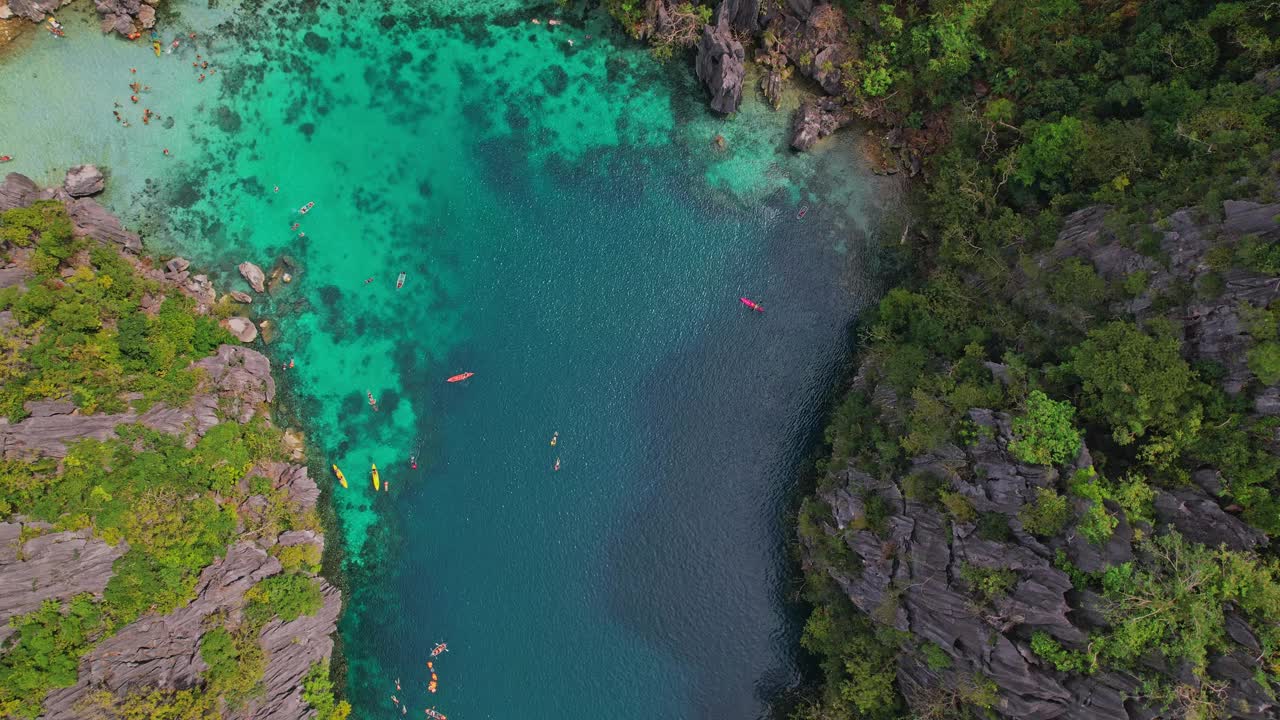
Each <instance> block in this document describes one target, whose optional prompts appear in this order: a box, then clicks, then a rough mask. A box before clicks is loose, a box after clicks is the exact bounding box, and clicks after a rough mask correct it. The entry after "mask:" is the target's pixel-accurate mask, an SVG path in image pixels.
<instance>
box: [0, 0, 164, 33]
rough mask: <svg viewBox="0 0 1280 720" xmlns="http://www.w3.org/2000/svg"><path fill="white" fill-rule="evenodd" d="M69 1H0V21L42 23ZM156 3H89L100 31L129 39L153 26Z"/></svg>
mask: <svg viewBox="0 0 1280 720" xmlns="http://www.w3.org/2000/svg"><path fill="white" fill-rule="evenodd" d="M70 2H71V0H0V21H5V20H9V19H11V18H20V19H24V20H29V21H31V22H33V23H42V22H44V21H45V19H46V18H48V17H50V16H52V15H53V14H54V13H56V12H57V11H58V10H60V9H62V8H63V7H65V6H66V5H68V4H69V3H70ZM158 5H159V0H149V1H146V2H144V0H94V3H93V6H94V9H95V10H97V12H98V17H99V18H100V20H101V27H102V32H104V33H107V32H114V33H116V34H117V35H120V36H121V37H125V38H129V39H131V40H134V39H137V38H138V37H139V36H140V35H141V34H142V33H143V32H146V31H150V30H152V29H154V28H155V26H156V8H157V6H158Z"/></svg>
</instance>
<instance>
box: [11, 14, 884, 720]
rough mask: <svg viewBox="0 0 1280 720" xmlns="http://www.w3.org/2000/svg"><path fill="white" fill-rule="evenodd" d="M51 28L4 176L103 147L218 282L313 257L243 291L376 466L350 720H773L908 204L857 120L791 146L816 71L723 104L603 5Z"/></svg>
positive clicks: (359, 541)
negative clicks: (881, 283)
mask: <svg viewBox="0 0 1280 720" xmlns="http://www.w3.org/2000/svg"><path fill="white" fill-rule="evenodd" d="M80 2H81V3H83V2H84V0H80ZM592 4H593V5H594V3H592ZM551 17H557V18H560V19H562V20H563V24H561V25H556V26H552V25H549V24H548V23H547V19H548V18H551ZM533 18H538V19H540V20H541V21H542V22H541V23H539V24H534V23H532V22H531V20H532V19H533ZM59 19H60V20H62V21H63V22H64V24H65V25H66V26H67V32H68V37H67V38H65V39H62V40H57V39H55V38H53V37H52V36H50V35H48V34H47V33H43V32H33V33H31V34H30V35H29V36H28V37H26V38H23V39H22V40H20V41H19V43H18V45H19V47H18V48H17V50H16V51H15V52H12V53H10V54H9V55H8V56H7V57H6V58H5V59H4V60H3V61H0V63H2V64H0V127H3V128H5V131H4V132H5V136H4V137H3V138H2V139H0V142H3V143H4V146H3V147H0V153H9V154H12V155H15V156H16V157H17V159H16V160H15V162H14V163H12V164H11V165H10V166H9V168H11V169H13V170H16V171H20V172H24V173H27V174H30V175H32V176H34V177H36V178H38V179H40V180H43V181H46V182H53V181H56V179H57V177H58V176H59V173H60V172H61V171H62V170H64V169H65V167H66V166H67V165H69V164H73V163H79V162H97V163H101V164H103V165H105V166H106V167H107V168H109V170H110V172H111V179H110V190H109V193H108V195H107V196H106V198H105V202H106V203H107V204H108V205H110V206H111V207H112V208H113V209H114V210H116V211H117V212H119V213H121V214H122V216H124V217H125V218H126V220H127V221H128V222H129V223H130V224H131V225H132V226H133V227H135V228H139V229H141V230H142V231H143V233H144V236H145V238H146V240H147V242H148V243H150V246H151V248H152V249H153V250H155V251H157V252H161V253H180V254H183V255H185V256H187V257H189V258H191V259H192V260H193V261H194V262H196V264H197V265H199V266H201V267H205V268H209V269H210V271H211V273H212V274H213V275H214V276H215V279H216V281H217V284H218V286H219V287H220V288H222V289H223V290H232V289H242V290H247V289H248V287H247V285H245V284H244V281H243V280H241V279H240V278H239V277H238V275H236V274H235V270H234V268H235V266H236V265H237V264H238V263H240V262H242V261H245V260H251V261H254V262H257V263H259V264H260V265H262V266H264V268H266V269H267V270H268V272H270V271H271V270H272V268H273V267H275V266H276V265H277V263H278V262H279V261H280V260H281V259H282V258H284V257H286V256H287V257H288V258H289V261H290V262H291V263H293V267H292V269H291V270H290V272H291V274H292V281H291V282H290V283H288V284H285V283H283V282H280V283H277V284H276V286H275V290H274V292H273V294H272V295H270V296H269V297H267V296H257V298H256V300H255V303H254V305H253V306H252V310H253V313H254V314H255V316H257V317H259V318H262V317H274V318H276V319H277V327H276V336H277V337H276V339H275V340H274V341H273V342H272V344H271V345H269V346H267V347H266V348H265V351H266V352H267V353H268V354H269V355H270V356H271V358H272V360H273V362H274V363H275V364H276V367H278V368H279V367H281V365H282V364H283V363H286V362H288V361H289V360H290V359H292V360H294V362H295V367H293V368H292V369H288V370H284V369H282V370H280V371H279V372H278V373H277V378H278V379H279V381H280V385H281V388H282V395H283V398H284V399H283V404H284V408H283V409H284V415H285V417H284V419H285V420H286V421H287V422H292V423H301V424H303V425H304V426H305V427H306V428H307V429H308V431H309V432H310V437H311V446H312V456H313V458H314V459H315V464H314V469H315V470H316V471H317V473H318V474H321V475H322V482H325V483H329V482H330V480H329V476H328V473H327V467H328V463H330V462H333V463H337V464H338V465H339V466H340V467H342V468H343V470H344V471H345V472H346V475H347V477H348V478H349V479H350V480H351V487H350V488H349V489H347V490H343V489H341V488H334V489H333V492H332V494H331V495H330V496H329V497H330V498H331V502H333V503H334V504H335V507H336V509H337V511H338V517H339V520H340V523H341V530H342V533H343V536H344V537H343V540H345V544H346V548H347V553H348V554H347V561H346V562H347V569H348V571H349V574H348V579H349V583H350V593H349V596H348V606H347V614H346V615H345V617H344V620H343V623H342V637H343V641H344V651H345V655H346V658H347V660H348V666H347V667H348V673H349V681H350V695H351V699H352V702H353V703H354V705H355V706H356V711H355V714H354V717H358V718H361V719H362V720H363V719H364V718H374V717H387V718H390V717H393V716H396V715H399V714H400V713H399V711H398V709H397V708H396V706H395V705H394V704H393V703H392V700H391V696H392V695H397V696H398V698H399V699H400V700H401V701H403V702H405V703H406V704H407V707H408V709H409V713H410V714H411V715H413V716H416V717H423V715H422V713H423V710H424V709H425V708H428V707H435V708H436V709H437V710H438V711H439V712H441V713H444V714H446V715H448V716H449V717H450V718H454V719H455V720H469V719H472V718H495V719H505V718H514V717H521V718H526V719H529V720H543V719H556V720H566V719H567V720H578V719H583V720H586V719H589V718H590V719H594V718H609V719H610V720H630V719H637V720H638V719H640V718H646V719H647V718H654V717H664V718H695V719H700V718H706V719H708V720H728V719H736V718H757V717H761V716H763V715H765V714H766V713H767V710H768V705H769V702H770V700H771V699H772V698H774V697H775V696H776V694H777V693H778V692H779V691H781V690H785V689H786V688H788V687H791V686H793V685H794V684H795V683H796V682H797V681H798V679H799V678H798V670H797V662H796V657H795V655H794V653H795V651H794V648H795V647H796V640H797V636H798V633H799V628H798V624H797V620H796V618H795V617H794V615H795V610H794V608H793V607H791V606H789V605H788V604H787V601H788V598H789V597H791V596H793V595H794V591H795V589H796V579H795V578H794V577H793V576H791V575H790V574H789V570H788V565H787V560H786V558H787V555H786V546H787V544H788V542H789V541H790V536H791V532H790V530H789V529H788V527H787V522H786V513H787V504H788V502H789V498H790V497H791V490H792V488H793V485H794V483H795V481H796V477H797V474H798V473H799V472H800V468H801V466H802V464H803V457H804V455H805V453H806V452H807V451H808V449H809V447H810V444H811V442H812V441H813V438H814V434H815V429H816V428H817V427H818V423H819V411H820V409H821V406H822V403H823V401H824V400H825V399H826V397H827V396H828V393H829V391H830V386H831V384H832V382H833V381H834V380H835V378H836V377H837V375H838V371H839V368H840V366H841V363H842V361H843V358H844V357H845V353H846V350H847V346H848V332H847V330H848V326H849V323H850V321H851V320H852V319H854V318H855V316H856V314H857V312H858V311H859V310H860V309H861V308H862V307H863V306H864V305H865V303H866V302H867V301H869V300H870V299H871V298H873V297H874V294H875V283H874V282H873V278H874V276H875V271H874V267H873V262H872V260H871V258H870V251H869V250H868V248H867V242H866V240H865V238H866V237H867V235H868V234H869V232H870V231H871V230H872V229H874V226H875V224H876V222H877V218H878V217H879V215H880V214H881V212H882V209H881V208H882V202H881V201H880V200H879V196H880V195H881V194H883V191H884V190H885V188H882V187H879V186H877V185H876V184H875V182H873V180H872V178H870V177H869V176H868V175H867V174H866V173H865V171H864V170H863V169H862V168H861V167H860V166H859V165H858V164H857V162H856V160H855V159H856V157H857V154H856V153H855V149H854V144H853V141H852V138H837V139H835V140H833V141H829V142H828V143H826V144H825V145H823V146H822V147H820V149H819V150H818V151H817V152H815V153H813V154H810V155H805V156H798V155H793V154H791V153H790V152H789V151H788V150H787V149H786V131H787V125H788V121H789V116H790V110H792V109H794V107H796V105H797V104H798V103H799V101H800V99H801V97H802V91H800V90H793V91H791V92H789V94H788V96H787V98H786V99H785V107H784V108H783V110H782V111H780V112H774V111H772V110H769V109H768V108H767V107H765V106H764V105H763V104H762V103H761V102H760V101H759V100H758V99H757V98H756V97H755V92H754V90H753V88H754V87H755V85H754V84H753V85H751V87H749V88H748V92H747V95H748V98H747V100H746V103H745V104H744V107H743V109H742V111H741V112H740V113H738V114H737V115H736V116H735V117H734V118H733V119H731V120H729V121H724V120H722V119H719V118H716V117H713V116H711V115H710V114H709V113H708V112H707V111H706V110H705V108H704V105H705V99H704V96H703V93H702V91H701V90H700V89H699V88H698V87H697V86H696V84H695V82H694V80H693V78H692V76H691V75H692V74H691V72H690V71H689V69H688V67H687V63H686V62H684V60H683V59H680V60H678V61H675V62H672V63H670V64H669V65H661V64H658V63H655V62H654V61H653V60H652V59H651V58H650V57H649V55H648V54H647V53H645V52H644V51H643V50H642V49H640V48H638V47H637V46H635V45H634V44H633V43H632V42H631V41H629V40H628V39H626V38H625V37H623V36H622V35H620V34H619V33H618V32H617V31H616V30H615V29H614V28H613V27H612V26H611V24H610V23H609V22H608V20H607V18H606V17H604V16H603V14H602V13H601V12H600V11H599V10H594V9H584V8H583V7H582V5H581V3H578V4H576V5H575V4H574V3H570V6H569V8H568V9H561V8H560V6H559V5H558V4H555V3H549V4H542V5H537V6H532V7H522V5H521V4H520V3H515V2H462V1H461V0H459V1H457V2H454V3H443V2H435V3H431V2H420V3H416V4H414V3H410V4H405V3H403V2H398V1H395V0H392V1H390V2H385V3H362V4H350V5H348V4H337V3H334V2H333V1H332V0H319V2H311V1H308V2H274V1H273V0H245V2H243V4H239V3H227V2H225V0H224V1H223V2H221V3H208V2H205V0H200V1H199V2H194V3H192V2H189V1H188V0H175V2H174V3H173V5H172V12H171V13H170V17H168V18H162V23H163V27H164V28H165V31H164V35H163V38H162V39H163V40H164V41H165V43H166V44H167V43H168V42H169V41H170V40H171V39H172V38H173V37H174V36H175V35H176V36H180V37H181V38H182V42H181V43H180V44H179V48H178V49H177V51H175V52H173V53H172V54H162V55H161V56H160V57H156V56H155V55H154V54H152V52H151V51H150V48H149V47H145V46H142V45H140V44H129V43H126V42H124V41H122V40H119V39H117V38H103V37H101V36H100V35H99V34H98V33H97V31H96V28H95V27H94V24H95V21H94V19H93V18H92V17H91V8H89V7H88V6H84V7H80V6H79V4H77V5H73V6H72V7H70V8H68V9H67V10H66V11H64V13H62V14H61V15H60V16H59ZM192 32H195V33H196V39H195V40H192V39H191V38H190V36H189V34H190V33H192ZM571 40H572V43H570V41H571ZM197 55H199V57H197ZM205 62H208V63H209V67H207V68H206V67H204V66H203V63H205ZM193 63H195V64H196V65H195V66H193ZM130 68H136V69H137V73H136V74H134V73H131V72H130ZM215 70H216V72H213V71H215ZM202 73H203V74H204V75H205V80H204V81H200V80H199V76H200V75H201V74H202ZM134 80H137V81H139V82H140V83H142V84H144V85H146V86H149V87H150V90H149V91H146V92H144V93H142V97H141V98H140V101H139V103H138V104H137V105H135V104H134V103H132V102H131V101H130V100H129V97H128V96H129V94H130V90H129V89H128V85H129V83H130V82H132V81H134ZM749 82H754V81H753V80H749ZM113 102H119V103H120V104H121V106H122V108H121V111H122V112H123V113H124V117H125V119H127V120H129V121H130V127H124V126H123V125H121V124H119V123H117V122H116V121H115V120H114V118H113V116H112V110H113ZM144 107H149V108H150V109H151V110H153V111H155V112H157V113H160V115H161V119H160V120H156V121H152V122H151V123H150V124H146V125H144V124H143V123H142V122H141V120H140V115H141V113H142V110H143V108H144ZM170 118H172V120H170ZM718 134H720V135H723V136H724V138H725V141H724V147H723V148H720V147H717V145H716V143H715V142H714V139H715V137H716V135H718ZM166 148H167V149H168V150H169V151H170V154H169V155H165V154H164V153H163V150H164V149H166ZM277 186H278V188H279V190H278V191H277V190H276V187H277ZM310 202H314V203H315V205H314V209H312V210H311V211H310V212H308V213H307V214H306V215H301V214H299V213H298V209H299V208H300V207H302V206H304V205H305V204H307V203H310ZM806 206H807V207H808V208H809V210H808V212H807V214H805V215H804V217H803V218H798V217H797V215H798V214H800V210H801V208H803V207H806ZM294 223H298V227H297V228H296V229H294V228H293V227H292V226H293V224H294ZM401 272H403V273H405V282H404V287H403V288H402V289H399V290H397V289H396V286H395V285H396V279H397V276H398V275H399V274H400V273H401ZM741 297H747V298H750V299H752V300H754V301H756V302H759V303H760V304H761V305H763V307H764V309H765V312H763V313H757V312H753V311H752V310H750V309H748V308H747V307H746V306H744V305H743V304H742V303H740V302H739V298H741ZM462 372H472V373H475V374H474V376H473V377H471V378H470V379H468V380H466V381H464V382H459V383H447V382H446V378H448V377H450V376H453V375H455V374H458V373H462ZM366 393H370V394H372V395H373V396H374V398H376V400H377V408H378V409H377V410H376V411H375V410H374V409H373V408H371V407H370V405H369V403H368V401H367V399H366ZM556 433H558V441H557V442H556V444H555V445H554V446H552V444H551V441H552V438H553V437H557V436H556ZM415 454H416V456H417V460H418V469H417V470H416V471H415V470H412V469H411V467H410V457H411V456H413V455H415ZM372 463H377V464H378V467H379V468H380V469H381V471H382V479H383V480H384V481H387V482H389V483H390V489H389V491H386V492H381V493H377V494H375V493H374V491H373V488H372V487H371V483H370V482H369V475H368V470H369V467H370V465H371V464H372ZM557 463H558V466H559V469H558V470H557V469H556V467H557ZM440 641H444V642H447V643H448V646H449V652H447V653H446V654H444V655H442V656H440V657H439V658H437V659H436V663H435V664H436V669H437V671H438V673H439V691H438V692H437V693H435V694H434V695H432V694H430V693H428V692H427V688H426V683H427V680H428V672H427V668H426V662H427V660H428V654H429V652H430V650H431V648H432V646H433V645H434V644H435V643H437V642H440ZM397 678H399V679H400V681H401V683H402V688H403V689H402V691H400V692H398V693H397V692H396V690H395V687H394V681H395V680H396V679H397Z"/></svg>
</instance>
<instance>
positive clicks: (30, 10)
mask: <svg viewBox="0 0 1280 720" xmlns="http://www.w3.org/2000/svg"><path fill="white" fill-rule="evenodd" d="M70 1H71V0H9V10H10V11H11V12H13V14H14V15H17V16H18V17H23V18H26V19H28V20H30V21H31V22H37V23H38V22H44V19H45V18H46V17H48V16H49V15H50V14H51V13H53V11H55V10H57V9H58V8H60V7H62V6H63V5H66V4H67V3H68V2H70Z"/></svg>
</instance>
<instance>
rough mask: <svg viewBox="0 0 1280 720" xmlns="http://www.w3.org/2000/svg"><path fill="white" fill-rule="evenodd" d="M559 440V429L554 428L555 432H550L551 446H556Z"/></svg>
mask: <svg viewBox="0 0 1280 720" xmlns="http://www.w3.org/2000/svg"><path fill="white" fill-rule="evenodd" d="M559 440H560V431H559V430H556V431H555V432H553V433H551V447H555V446H556V443H557V442H558V441H559Z"/></svg>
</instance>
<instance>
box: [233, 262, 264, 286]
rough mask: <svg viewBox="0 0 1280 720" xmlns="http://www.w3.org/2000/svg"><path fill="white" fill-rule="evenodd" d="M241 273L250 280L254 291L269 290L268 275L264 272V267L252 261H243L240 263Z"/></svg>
mask: <svg viewBox="0 0 1280 720" xmlns="http://www.w3.org/2000/svg"><path fill="white" fill-rule="evenodd" d="M239 269H240V274H241V275H242V276H244V279H245V280H247V281H248V282H249V287H251V288H253V290H254V292H266V291H267V276H266V274H264V273H263V272H262V268H260V267H258V266H257V265H254V264H253V263H251V262H242V263H240V265H239Z"/></svg>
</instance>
